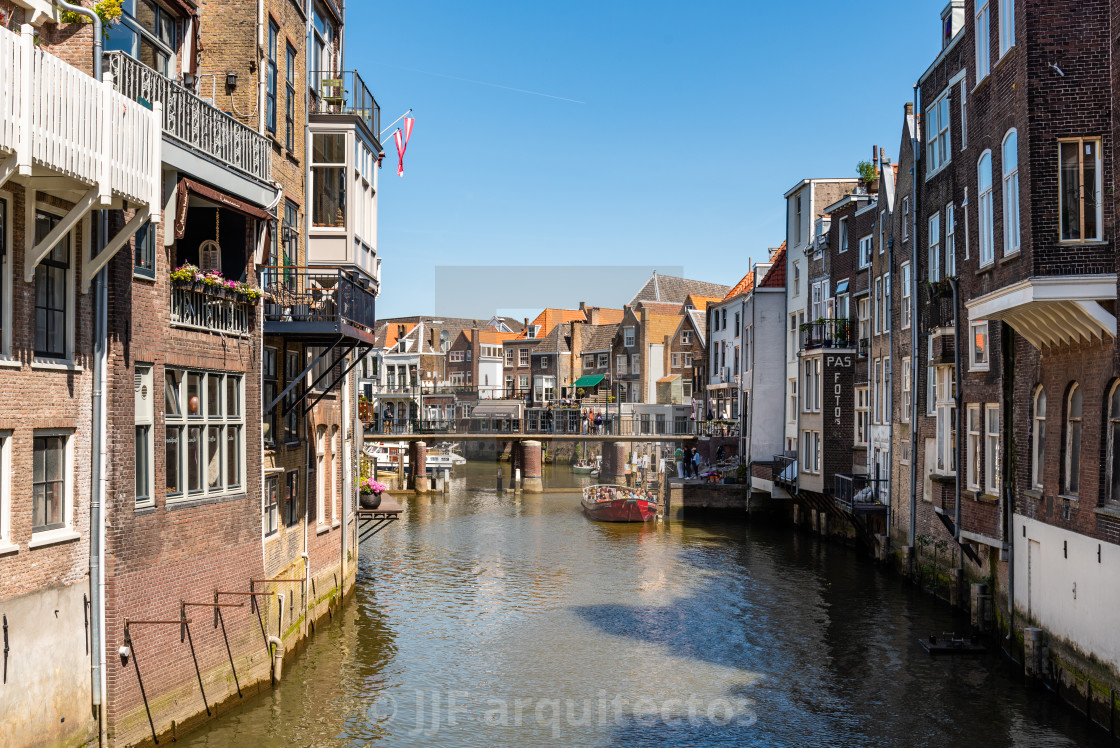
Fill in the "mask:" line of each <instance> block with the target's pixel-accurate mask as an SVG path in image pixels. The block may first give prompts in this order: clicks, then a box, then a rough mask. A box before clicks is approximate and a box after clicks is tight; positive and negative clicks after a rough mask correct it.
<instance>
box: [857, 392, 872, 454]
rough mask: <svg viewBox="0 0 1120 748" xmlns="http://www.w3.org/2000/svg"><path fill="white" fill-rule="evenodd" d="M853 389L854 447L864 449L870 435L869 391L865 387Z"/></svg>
mask: <svg viewBox="0 0 1120 748" xmlns="http://www.w3.org/2000/svg"><path fill="white" fill-rule="evenodd" d="M855 389H856V421H855V434H854V438H855V443H856V446H863V447H866V446H867V444H868V441H869V437H870V434H871V389H870V388H869V387H866V386H864V387H856V388H855ZM861 436H862V437H863V438H862V439H861V438H860V437H861Z"/></svg>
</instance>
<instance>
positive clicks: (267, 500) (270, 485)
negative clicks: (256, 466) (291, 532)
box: [262, 475, 280, 537]
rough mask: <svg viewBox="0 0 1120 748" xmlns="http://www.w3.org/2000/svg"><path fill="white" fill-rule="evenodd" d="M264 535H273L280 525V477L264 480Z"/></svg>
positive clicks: (273, 476) (274, 476)
mask: <svg viewBox="0 0 1120 748" xmlns="http://www.w3.org/2000/svg"><path fill="white" fill-rule="evenodd" d="M262 524H263V525H264V534H265V537H267V536H269V535H275V534H276V530H277V528H278V526H279V524H280V476H279V475H270V476H268V477H266V478H265V479H264V522H263V523H262Z"/></svg>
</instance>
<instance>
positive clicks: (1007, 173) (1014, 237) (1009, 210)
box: [1002, 0, 1019, 255]
mask: <svg viewBox="0 0 1120 748" xmlns="http://www.w3.org/2000/svg"><path fill="white" fill-rule="evenodd" d="M1002 1H1003V2H1006V0H1002ZM1018 142H1019V136H1018V134H1017V133H1016V132H1015V131H1014V130H1009V131H1008V133H1007V135H1006V137H1004V139H1003V254H1004V255H1010V254H1014V253H1015V252H1018V251H1019V146H1018Z"/></svg>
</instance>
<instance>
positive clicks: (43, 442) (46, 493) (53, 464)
mask: <svg viewBox="0 0 1120 748" xmlns="http://www.w3.org/2000/svg"><path fill="white" fill-rule="evenodd" d="M32 441H33V455H32V467H31V532H33V533H34V532H46V531H47V530H57V529H59V528H62V527H65V526H67V524H68V523H69V520H70V517H69V515H70V507H69V497H70V486H69V485H68V481H67V478H68V477H69V476H68V474H69V472H70V471H69V468H70V465H69V457H70V455H69V454H68V451H69V450H68V446H69V444H68V442H69V435H67V434H40V433H38V432H37V433H36V434H35V437H34V439H33V440H32Z"/></svg>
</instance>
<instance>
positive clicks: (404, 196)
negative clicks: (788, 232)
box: [346, 0, 945, 317]
mask: <svg viewBox="0 0 1120 748" xmlns="http://www.w3.org/2000/svg"><path fill="white" fill-rule="evenodd" d="M944 4H945V2H944V0H937V2H929V1H928V0H918V1H917V2H898V0H864V2H860V3H855V4H853V3H837V2H818V1H817V0H811V1H807V2H792V3H773V4H771V3H767V4H763V3H757V2H751V1H750V0H738V1H734V2H733V1H730V0H719V1H712V2H700V3H693V4H691V5H688V4H685V5H682V4H680V3H669V2H662V1H660V0H655V1H652V2H640V3H639V2H603V0H598V1H597V2H588V1H586V0H574V1H571V2H566V3H538V2H525V0H483V1H482V2H462V1H461V0H456V1H452V0H416V1H414V2H401V3H387V2H371V1H370V0H362V2H357V0H351V2H349V3H348V4H347V21H348V22H347V35H346V48H347V49H346V54H347V61H346V65H347V67H348V68H353V69H357V70H358V71H359V72H360V73H361V75H362V76H363V78H364V79H365V80H366V82H367V84H368V85H369V86H370V88H371V89H372V90H373V92H374V95H375V96H376V98H377V99H378V101H379V102H380V104H381V107H382V120H383V122H384V123H385V124H388V123H389V122H391V121H392V120H393V119H395V118H396V117H397V116H398V115H400V114H401V113H403V112H404V110H405V109H407V108H408V107H413V108H414V109H415V117H416V126H415V130H414V132H413V136H412V141H411V143H410V144H409V150H408V153H407V155H406V156H405V176H404V178H403V179H402V178H398V177H397V175H396V153H395V149H394V147H393V143H392V138H391V136H390V134H388V133H387V134H386V142H385V144H384V145H385V151H386V156H387V157H386V159H385V166H384V168H383V169H382V171H381V189H380V205H379V209H380V219H379V220H380V227H379V228H380V230H379V247H378V249H379V254H380V256H381V258H382V281H383V291H382V295H381V298H380V301H379V308H378V316H379V317H391V316H399V315H405V314H426V313H431V312H432V311H433V309H434V308H435V298H434V277H435V268H436V267H437V266H449V265H454V266H461V265H514V266H524V265H530V266H531V265H564V264H571V265H587V266H589V267H591V268H593V267H594V266H596V265H612V266H620V265H642V266H674V265H675V266H682V265H683V266H684V269H685V273H686V275H687V276H688V277H692V278H697V279H701V280H707V281H712V282H717V283H724V284H727V285H732V284H734V283H735V282H736V281H738V280H739V278H740V277H741V276H742V275H743V274H744V273H745V272H746V270H747V267H748V257H753V258H754V259H755V260H758V259H761V258H762V257H764V253H765V248H766V247H768V246H776V245H778V244H779V243H781V241H782V240H783V239H784V227H783V223H782V211H783V203H782V199H781V196H782V193H783V192H785V191H786V190H787V189H788V188H789V187H791V186H792V185H793V184H794V183H795V182H796V180H798V179H801V178H803V177H807V176H816V177H837V176H855V164H856V162H857V161H859V160H860V159H866V158H868V157H869V155H870V153H871V146H872V144H879V145H881V146H883V147H885V148H886V151H887V154H888V156H890V157H894V156H896V155H897V153H898V144H899V140H900V138H901V134H902V114H903V105H904V104H905V102H907V101H909V100H911V97H912V91H913V84H914V82H915V81H916V80H917V78H918V76H919V75H920V74H921V73H922V72H923V71H924V70H925V68H926V67H927V66H928V65H929V63H930V62H932V61H933V59H934V57H935V56H936V54H937V53H938V51H939V50H940V37H939V27H940V24H939V21H940V17H939V16H940V11H941V9H942V7H943V6H944ZM511 89H520V90H511ZM530 91H531V92H535V93H526V92H530ZM541 94H547V95H541ZM589 272H594V270H589ZM540 283H541V287H542V291H548V290H552V291H556V290H560V291H561V292H566V291H567V289H550V288H549V286H550V284H549V279H548V278H541V279H540ZM624 290H625V291H629V292H632V291H633V290H636V289H630V288H627V289H624ZM628 295H629V294H626V296H627V297H628ZM561 296H562V298H568V301H567V302H566V303H567V304H569V305H574V304H576V303H577V302H578V301H579V300H580V299H581V298H582V296H581V294H580V293H579V289H571V290H570V296H569V294H567V293H562V294H561ZM587 300H588V301H600V300H598V299H587ZM542 301H552V299H551V298H549V299H545V297H544V296H543V295H542ZM607 301H615V300H602V302H601V303H603V302H607ZM553 303H555V302H553ZM503 306H505V305H504V304H503V303H502V300H501V299H500V298H494V297H493V295H492V294H485V295H482V294H480V298H479V308H478V310H477V311H476V312H475V313H474V315H472V316H483V315H486V314H489V313H491V312H493V310H494V309H495V308H501V307H503Z"/></svg>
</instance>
